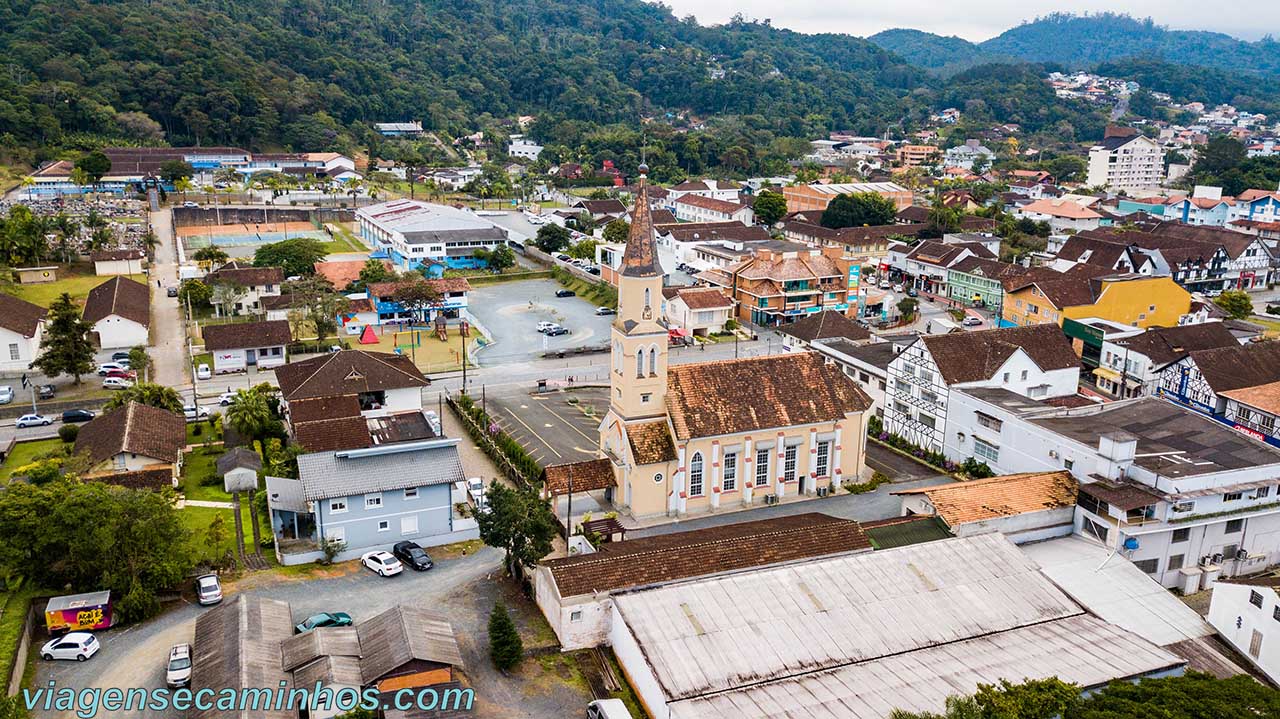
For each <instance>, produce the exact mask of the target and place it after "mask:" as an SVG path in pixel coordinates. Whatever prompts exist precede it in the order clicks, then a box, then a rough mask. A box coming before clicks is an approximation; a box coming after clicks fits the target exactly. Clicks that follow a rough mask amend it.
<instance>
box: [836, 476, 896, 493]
mask: <svg viewBox="0 0 1280 719" xmlns="http://www.w3.org/2000/svg"><path fill="white" fill-rule="evenodd" d="M888 482H889V478H888V477H887V476H885V475H884V474H882V473H880V472H876V473H874V474H872V475H871V479H869V480H867V481H866V482H845V483H844V485H843V486H844V489H845V491H846V492H848V493H849V494H865V493H867V492H874V491H875V489H876V487H879V486H880V485H882V484H887V483H888Z"/></svg>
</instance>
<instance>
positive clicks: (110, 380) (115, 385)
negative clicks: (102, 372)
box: [102, 377, 133, 389]
mask: <svg viewBox="0 0 1280 719" xmlns="http://www.w3.org/2000/svg"><path fill="white" fill-rule="evenodd" d="M132 386H133V382H132V381H130V380H127V379H125V378H123V377H103V378H102V388H103V389H129V388H130V387H132Z"/></svg>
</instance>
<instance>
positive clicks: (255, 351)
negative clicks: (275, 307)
mask: <svg viewBox="0 0 1280 719" xmlns="http://www.w3.org/2000/svg"><path fill="white" fill-rule="evenodd" d="M201 333H202V334H203V335H204V348H205V351H206V352H210V353H212V354H213V371H214V373H215V374H224V373H227V372H244V371H246V370H248V369H249V367H250V366H257V367H258V369H270V368H272V367H279V366H280V365H282V364H284V363H285V360H286V348H287V347H288V345H289V343H290V342H292V341H293V333H292V332H291V331H290V329H289V321H288V320H262V321H259V322H234V323H231V324H225V325H206V326H205V327H204V328H202V329H201Z"/></svg>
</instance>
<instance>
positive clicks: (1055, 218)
mask: <svg viewBox="0 0 1280 719" xmlns="http://www.w3.org/2000/svg"><path fill="white" fill-rule="evenodd" d="M1013 214H1014V216H1015V217H1018V218H1022V219H1029V220H1035V221H1036V222H1047V223H1049V226H1050V227H1051V228H1053V229H1054V230H1055V231H1057V232H1062V231H1065V230H1093V229H1097V227H1098V226H1099V225H1100V224H1101V221H1102V215H1101V214H1100V213H1098V212H1097V211H1095V210H1093V209H1091V208H1089V207H1085V206H1084V205H1081V204H1079V203H1077V202H1073V201H1071V200H1066V199H1062V198H1058V199H1052V200H1051V199H1039V200H1036V201H1034V202H1031V203H1028V204H1026V205H1022V206H1021V207H1019V208H1017V209H1016V210H1014V212H1013Z"/></svg>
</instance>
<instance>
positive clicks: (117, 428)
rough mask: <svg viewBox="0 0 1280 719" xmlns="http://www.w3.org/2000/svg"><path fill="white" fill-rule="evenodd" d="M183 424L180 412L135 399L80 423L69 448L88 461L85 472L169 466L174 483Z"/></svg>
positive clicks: (182, 445) (183, 441)
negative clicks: (87, 469)
mask: <svg viewBox="0 0 1280 719" xmlns="http://www.w3.org/2000/svg"><path fill="white" fill-rule="evenodd" d="M186 445H187V423H186V420H185V419H183V417H182V415H180V414H176V413H174V412H169V411H168V410H163V409H158V408H156V407H151V406H149V405H145V404H139V403H137V402H130V403H129V404H127V405H125V406H123V407H120V408H118V409H115V410H112V411H110V412H107V413H105V414H102V415H100V416H98V417H95V418H93V419H92V420H90V421H89V422H87V423H85V424H83V425H81V426H80V432H79V433H78V434H77V435H76V442H75V446H74V449H73V452H74V453H75V454H84V455H85V456H86V457H87V458H88V461H89V473H90V474H93V473H112V474H114V473H119V472H137V471H141V470H144V469H155V468H156V467H158V466H166V467H168V468H169V471H170V474H171V475H172V476H173V478H174V479H173V481H174V486H177V484H176V483H177V476H178V471H179V469H180V468H181V466H182V450H183V448H185V447H186Z"/></svg>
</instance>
